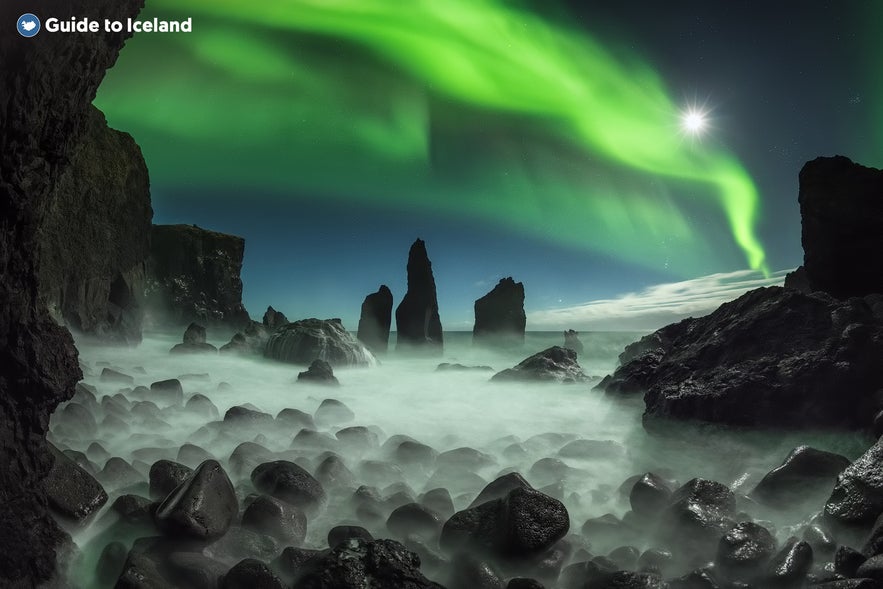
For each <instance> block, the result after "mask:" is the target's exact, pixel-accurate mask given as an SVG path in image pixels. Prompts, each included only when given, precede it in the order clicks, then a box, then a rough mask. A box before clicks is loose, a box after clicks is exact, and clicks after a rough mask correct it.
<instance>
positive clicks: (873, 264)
mask: <svg viewBox="0 0 883 589" xmlns="http://www.w3.org/2000/svg"><path fill="white" fill-rule="evenodd" d="M798 200H799V202H800V216H801V222H802V227H803V233H802V243H803V252H804V255H803V266H804V268H805V269H806V275H807V278H808V279H809V286H810V287H811V288H812V290H821V291H824V292H827V293H828V294H830V295H832V296H835V297H837V298H847V297H861V296H865V295H868V294H874V293H883V257H881V256H880V255H879V252H880V251H881V248H883V171H881V170H876V169H874V168H866V167H864V166H860V165H858V164H855V163H853V162H852V161H850V160H849V159H848V158H845V157H843V156H837V157H820V158H817V159H814V160H812V161H811V162H807V164H806V165H805V166H803V169H802V170H801V171H800V195H799V198H798Z"/></svg>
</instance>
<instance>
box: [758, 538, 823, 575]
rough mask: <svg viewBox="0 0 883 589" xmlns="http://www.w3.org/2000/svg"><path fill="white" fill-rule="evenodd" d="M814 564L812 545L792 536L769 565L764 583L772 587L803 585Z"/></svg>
mask: <svg viewBox="0 0 883 589" xmlns="http://www.w3.org/2000/svg"><path fill="white" fill-rule="evenodd" d="M812 564H813V552H812V547H811V546H810V545H809V544H808V543H807V542H800V541H798V540H797V538H790V539H789V540H788V541H787V542H785V545H784V546H783V547H782V549H781V550H779V552H778V553H776V555H775V556H773V558H772V559H771V560H770V562H769V564H768V565H767V571H766V575H765V576H764V579H763V584H764V585H767V586H770V587H803V586H804V583H805V582H806V577H807V574H809V572H810V570H811V568H812Z"/></svg>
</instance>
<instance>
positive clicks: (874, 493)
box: [824, 438, 883, 533]
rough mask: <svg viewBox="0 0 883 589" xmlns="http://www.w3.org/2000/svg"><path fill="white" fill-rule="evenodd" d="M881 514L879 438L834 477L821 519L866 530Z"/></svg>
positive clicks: (882, 468)
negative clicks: (835, 480) (833, 483)
mask: <svg viewBox="0 0 883 589" xmlns="http://www.w3.org/2000/svg"><path fill="white" fill-rule="evenodd" d="M881 513H883V438H881V439H880V440H877V443H876V444H874V445H873V446H871V447H870V448H869V449H868V450H867V451H866V452H865V453H864V454H862V455H861V457H859V458H858V460H856V461H855V462H853V463H852V464H851V465H849V466H848V467H847V468H846V469H845V470H844V471H843V472H842V473H840V474H839V475H838V476H837V482H836V484H835V485H834V490H833V491H832V492H831V496H830V497H829V498H828V501H827V503H825V511H824V514H825V519H826V520H827V521H828V522H829V523H831V524H833V525H834V526H835V527H840V528H850V529H854V530H856V531H858V532H864V533H866V532H869V531H870V530H871V527H872V526H873V524H874V521H875V520H876V519H877V517H878V516H879V515H880V514H881Z"/></svg>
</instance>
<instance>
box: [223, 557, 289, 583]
mask: <svg viewBox="0 0 883 589" xmlns="http://www.w3.org/2000/svg"><path fill="white" fill-rule="evenodd" d="M220 589H286V588H285V585H284V584H283V583H282V581H281V580H280V579H279V577H277V576H276V574H275V573H274V572H273V571H272V569H270V567H269V566H268V565H267V564H266V563H263V562H261V561H259V560H256V559H254V558H246V559H245V560H242V561H239V562H238V563H236V564H235V565H234V566H233V568H231V569H230V570H229V571H228V572H227V574H226V575H224V577H223V579H222V580H221V584H220Z"/></svg>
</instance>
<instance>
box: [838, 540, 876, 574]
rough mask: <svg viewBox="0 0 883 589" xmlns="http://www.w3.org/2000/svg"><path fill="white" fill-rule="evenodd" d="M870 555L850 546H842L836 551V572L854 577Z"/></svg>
mask: <svg viewBox="0 0 883 589" xmlns="http://www.w3.org/2000/svg"><path fill="white" fill-rule="evenodd" d="M866 560H868V557H867V556H865V555H864V554H862V553H861V552H859V551H858V550H854V549H852V548H850V547H849V546H840V547H839V548H837V552H835V553H834V572H836V573H838V574H840V575H843V576H844V577H854V576H855V573H856V571H858V567H860V566H861V565H862V564H863V563H864V562H865V561H866Z"/></svg>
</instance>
